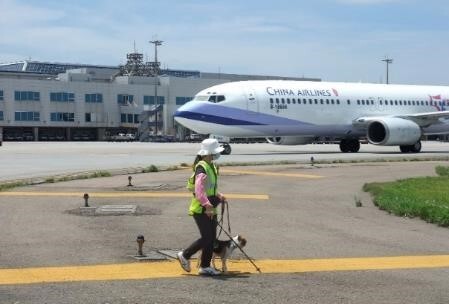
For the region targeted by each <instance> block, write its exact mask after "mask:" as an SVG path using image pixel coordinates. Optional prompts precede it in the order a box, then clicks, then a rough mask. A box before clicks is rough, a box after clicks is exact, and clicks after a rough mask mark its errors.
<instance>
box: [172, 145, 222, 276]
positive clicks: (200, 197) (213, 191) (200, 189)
mask: <svg viewBox="0 0 449 304" xmlns="http://www.w3.org/2000/svg"><path fill="white" fill-rule="evenodd" d="M223 150H224V149H223V147H221V146H220V145H219V143H218V141H217V140H216V139H212V138H207V139H205V140H203V141H202V142H201V148H200V150H199V151H198V153H197V156H196V158H195V161H194V163H193V171H194V173H193V174H192V176H191V177H190V178H189V180H188V182H187V188H188V189H189V190H191V191H192V192H193V197H192V200H191V202H190V207H189V215H191V216H192V217H193V219H194V220H195V223H196V225H197V226H198V229H199V231H200V235H201V237H200V238H199V239H197V240H196V241H194V242H193V243H192V244H191V245H190V246H189V247H187V248H186V249H184V250H183V251H180V252H178V254H177V256H178V260H179V263H180V264H181V267H182V269H184V270H185V271H186V272H190V271H191V268H190V261H189V259H190V258H191V257H192V256H193V255H194V254H195V253H197V252H198V251H199V250H202V253H201V262H200V268H199V270H198V273H199V274H201V275H211V276H213V275H219V274H221V272H220V271H218V270H216V269H215V268H213V267H211V265H210V263H211V259H212V254H213V248H214V242H215V240H216V233H217V206H218V205H219V204H220V203H222V204H225V203H227V202H226V198H225V196H224V195H223V194H221V193H220V192H218V191H217V186H218V169H217V167H216V166H215V164H214V162H213V161H214V160H217V159H218V158H219V157H220V153H221V152H222V151H223Z"/></svg>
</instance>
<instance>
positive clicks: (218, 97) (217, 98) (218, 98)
mask: <svg viewBox="0 0 449 304" xmlns="http://www.w3.org/2000/svg"><path fill="white" fill-rule="evenodd" d="M224 100H226V98H225V97H224V95H211V96H209V101H210V102H222V101H224Z"/></svg>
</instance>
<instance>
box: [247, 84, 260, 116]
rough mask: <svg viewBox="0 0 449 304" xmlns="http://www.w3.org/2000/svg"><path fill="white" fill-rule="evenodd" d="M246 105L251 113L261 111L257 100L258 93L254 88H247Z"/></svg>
mask: <svg viewBox="0 0 449 304" xmlns="http://www.w3.org/2000/svg"><path fill="white" fill-rule="evenodd" d="M246 107H247V110H248V112H249V113H251V114H257V113H259V103H258V102H257V97H256V93H255V91H254V89H252V88H246Z"/></svg>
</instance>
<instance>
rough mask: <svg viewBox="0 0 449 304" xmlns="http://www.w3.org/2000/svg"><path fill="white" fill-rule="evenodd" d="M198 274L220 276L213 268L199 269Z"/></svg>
mask: <svg viewBox="0 0 449 304" xmlns="http://www.w3.org/2000/svg"><path fill="white" fill-rule="evenodd" d="M198 274H201V275H209V276H216V275H220V274H221V272H220V271H218V270H217V269H215V268H213V267H204V268H203V267H200V269H199V270H198Z"/></svg>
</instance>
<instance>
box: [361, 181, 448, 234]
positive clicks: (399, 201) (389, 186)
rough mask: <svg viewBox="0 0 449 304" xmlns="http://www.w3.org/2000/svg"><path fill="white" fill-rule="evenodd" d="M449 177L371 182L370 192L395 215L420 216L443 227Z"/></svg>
mask: <svg viewBox="0 0 449 304" xmlns="http://www.w3.org/2000/svg"><path fill="white" fill-rule="evenodd" d="M448 185H449V176H448V175H443V176H437V177H420V178H410V179H404V180H398V181H395V182H388V183H370V184H365V185H364V186H363V190H364V191H366V192H370V193H371V194H372V196H373V197H374V203H375V205H377V206H378V207H379V208H380V209H382V210H386V211H388V212H390V213H393V214H395V215H398V216H406V217H411V218H413V217H420V218H421V219H423V220H425V221H427V222H429V223H435V224H438V225H440V226H443V227H448V226H449V188H448Z"/></svg>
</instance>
